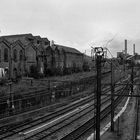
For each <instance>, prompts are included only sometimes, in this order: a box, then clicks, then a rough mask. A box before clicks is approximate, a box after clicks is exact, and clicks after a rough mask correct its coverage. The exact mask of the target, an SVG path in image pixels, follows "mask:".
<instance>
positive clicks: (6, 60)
mask: <svg viewBox="0 0 140 140" xmlns="http://www.w3.org/2000/svg"><path fill="white" fill-rule="evenodd" d="M4 62H8V49H7V48H5V49H4Z"/></svg>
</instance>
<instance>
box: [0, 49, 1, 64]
mask: <svg viewBox="0 0 140 140" xmlns="http://www.w3.org/2000/svg"><path fill="white" fill-rule="evenodd" d="M0 62H1V50H0Z"/></svg>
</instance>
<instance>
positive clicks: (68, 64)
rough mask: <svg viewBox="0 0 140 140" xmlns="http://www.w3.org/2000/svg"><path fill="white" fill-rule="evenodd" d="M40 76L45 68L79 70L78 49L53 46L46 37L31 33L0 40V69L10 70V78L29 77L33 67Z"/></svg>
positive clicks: (81, 61)
mask: <svg viewBox="0 0 140 140" xmlns="http://www.w3.org/2000/svg"><path fill="white" fill-rule="evenodd" d="M33 66H34V68H35V69H36V70H37V71H38V72H39V73H42V74H43V73H44V70H45V69H49V70H53V69H58V68H59V69H61V70H64V68H73V67H75V68H79V69H80V70H82V66H83V54H82V53H81V52H79V51H78V50H76V49H74V48H70V47H66V46H62V45H58V44H52V45H51V46H50V41H49V40H48V39H47V38H41V37H40V36H33V35H32V34H19V35H8V36H2V37H0V68H8V69H9V70H10V72H9V73H8V74H9V77H13V78H15V77H17V76H22V75H24V74H30V73H31V72H32V68H33Z"/></svg>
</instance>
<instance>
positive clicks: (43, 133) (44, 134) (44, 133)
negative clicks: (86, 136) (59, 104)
mask: <svg viewBox="0 0 140 140" xmlns="http://www.w3.org/2000/svg"><path fill="white" fill-rule="evenodd" d="M118 92H120V89H119V90H118ZM92 100H93V99H92ZM109 100H110V97H109V98H108V97H106V98H103V100H102V104H105V103H107V102H109ZM94 106H95V103H94V104H91V105H90V106H87V107H88V108H90V109H88V111H85V113H84V114H83V115H85V114H87V113H89V112H91V111H94ZM85 109H86V108H85ZM80 112H82V110H80ZM77 114H79V113H77ZM74 116H75V114H74ZM71 117H72V116H70V117H69V119H70V118H71ZM81 117H82V116H80V118H81ZM69 119H68V118H66V119H65V120H62V121H67V120H69ZM77 119H79V117H77ZM77 119H75V118H74V120H73V121H76V120H77ZM62 121H61V122H59V124H62ZM73 121H72V122H73ZM69 123H70V124H71V122H69ZM69 123H67V124H65V125H64V126H61V127H58V129H55V130H52V131H51V133H49V134H47V132H49V131H50V129H51V128H50V127H49V128H48V130H49V131H46V129H45V130H43V131H41V132H39V133H36V134H33V135H32V134H31V136H30V135H29V136H24V139H43V138H46V137H49V136H51V135H52V134H54V133H55V132H56V131H59V130H60V129H62V128H64V127H66V126H67V125H68V124H69ZM63 124H64V123H63ZM52 127H54V126H52ZM20 131H21V130H20ZM28 132H29V131H25V132H24V133H23V134H28Z"/></svg>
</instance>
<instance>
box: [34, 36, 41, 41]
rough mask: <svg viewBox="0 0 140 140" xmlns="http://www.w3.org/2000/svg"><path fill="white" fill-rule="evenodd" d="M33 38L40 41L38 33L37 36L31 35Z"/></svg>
mask: <svg viewBox="0 0 140 140" xmlns="http://www.w3.org/2000/svg"><path fill="white" fill-rule="evenodd" d="M33 37H34V38H35V39H37V40H40V41H41V39H42V38H41V37H40V36H39V35H38V36H33Z"/></svg>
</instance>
